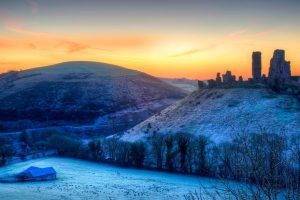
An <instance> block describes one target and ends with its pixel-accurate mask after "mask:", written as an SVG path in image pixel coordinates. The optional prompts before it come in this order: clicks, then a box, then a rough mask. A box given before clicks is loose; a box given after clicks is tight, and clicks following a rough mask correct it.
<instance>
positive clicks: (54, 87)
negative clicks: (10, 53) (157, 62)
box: [0, 62, 185, 133]
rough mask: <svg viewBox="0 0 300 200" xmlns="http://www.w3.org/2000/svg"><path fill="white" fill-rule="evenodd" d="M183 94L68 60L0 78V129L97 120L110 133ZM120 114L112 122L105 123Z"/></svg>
mask: <svg viewBox="0 0 300 200" xmlns="http://www.w3.org/2000/svg"><path fill="white" fill-rule="evenodd" d="M184 96H185V93H184V92H183V91H182V90H180V89H178V88H175V87H173V86H171V85H168V84H166V83H165V82H163V81H161V80H159V79H157V78H155V77H152V76H150V75H147V74H145V73H142V72H138V71H134V70H129V69H126V68H122V67H119V66H114V65H109V64H104V63H95V62H67V63H61V64H57V65H52V66H47V67H41V68H36V69H31V70H26V71H21V72H11V73H8V74H3V75H1V76H0V105H1V107H0V131H1V129H2V130H4V131H7V130H8V129H11V130H22V129H24V128H35V127H45V126H50V125H51V126H60V125H66V124H69V125H72V124H77V125H78V124H93V123H94V122H95V121H97V124H99V125H101V126H103V127H105V130H109V131H110V132H111V133H113V132H116V131H121V130H124V129H127V128H129V127H132V126H133V125H136V124H137V123H139V122H141V120H144V119H146V118H148V117H149V116H151V115H153V114H154V113H156V112H158V111H160V110H161V109H163V108H165V107H167V106H169V105H170V104H172V103H174V102H175V101H177V100H178V99H181V98H183V97H184ZM124 111H128V112H127V113H125V112H124ZM120 113H123V114H122V116H121V117H119V118H118V119H121V120H119V121H118V122H117V123H115V122H114V123H112V122H111V121H112V120H110V121H109V120H108V121H109V122H107V123H106V121H107V120H106V119H107V118H109V119H113V118H114V116H117V114H120ZM111 115H113V116H111ZM137 116H138V117H137ZM102 117H104V118H105V119H104V122H105V123H104V124H103V123H102V122H103V120H101V118H102ZM105 120H106V121H105ZM126 120H127V121H126ZM112 125H114V127H113V128H112ZM9 131H10V130H9ZM99 131H100V132H101V129H100V130H99Z"/></svg>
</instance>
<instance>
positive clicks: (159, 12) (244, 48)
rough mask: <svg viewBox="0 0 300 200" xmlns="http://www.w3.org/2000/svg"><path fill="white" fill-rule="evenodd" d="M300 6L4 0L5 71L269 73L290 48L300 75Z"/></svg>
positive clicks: (295, 0) (185, 0) (0, 52)
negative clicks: (254, 59) (72, 64)
mask: <svg viewBox="0 0 300 200" xmlns="http://www.w3.org/2000/svg"><path fill="white" fill-rule="evenodd" d="M299 10H300V1H299V0H285V1H283V0H268V1H267V0H266V1H261V0H251V1H250V0H249V1H246V0H211V1H209V0H207V1H204V0H172V1H171V0H168V1H167V0H151V1H150V0H147V1H144V0H0V72H5V71H8V70H20V69H27V68H33V67H38V66H44V65H49V64H55V63H59V62H64V61H73V60H84V61H99V62H106V63H112V64H117V65H121V66H124V67H127V68H131V69H137V70H140V71H143V72H146V73H149V74H152V75H155V76H160V77H188V78H199V79H206V78H213V77H215V74H216V72H218V71H220V72H221V73H224V72H225V71H226V70H227V69H231V70H232V71H233V73H234V74H236V75H243V76H244V77H248V76H250V74H251V54H252V51H257V50H259V51H262V53H263V55H262V59H263V71H264V73H266V72H267V69H268V68H269V61H270V58H271V56H272V53H273V51H274V49H277V48H279V49H285V50H286V54H287V55H286V57H287V59H288V60H290V61H291V65H292V72H293V74H298V75H299V74H300V22H299V19H300V12H299Z"/></svg>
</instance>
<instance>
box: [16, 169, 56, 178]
mask: <svg viewBox="0 0 300 200" xmlns="http://www.w3.org/2000/svg"><path fill="white" fill-rule="evenodd" d="M54 174H56V171H55V169H54V168H53V167H47V168H39V167H33V166H31V167H29V168H28V169H26V170H25V171H23V172H21V173H20V175H30V176H31V177H41V176H46V175H54Z"/></svg>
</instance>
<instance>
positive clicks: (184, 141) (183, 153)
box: [177, 133, 190, 172]
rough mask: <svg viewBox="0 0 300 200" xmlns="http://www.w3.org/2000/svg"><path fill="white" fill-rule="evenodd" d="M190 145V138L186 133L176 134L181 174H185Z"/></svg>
mask: <svg viewBox="0 0 300 200" xmlns="http://www.w3.org/2000/svg"><path fill="white" fill-rule="evenodd" d="M189 143H190V136H189V135H188V134H187V133H178V135H177V145H178V149H179V153H180V168H181V171H182V172H187V167H186V157H187V150H188V147H189Z"/></svg>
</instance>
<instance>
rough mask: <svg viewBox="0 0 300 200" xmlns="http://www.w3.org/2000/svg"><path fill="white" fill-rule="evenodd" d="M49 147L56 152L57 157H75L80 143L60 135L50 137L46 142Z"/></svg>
mask: <svg viewBox="0 0 300 200" xmlns="http://www.w3.org/2000/svg"><path fill="white" fill-rule="evenodd" d="M48 144H49V147H50V148H51V149H55V150H57V152H58V154H59V155H62V156H71V157H77V156H78V154H79V150H80V145H81V143H80V142H79V141H78V140H75V139H72V138H70V137H66V136H62V135H56V134H55V135H52V136H51V137H50V138H49V140H48Z"/></svg>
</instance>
